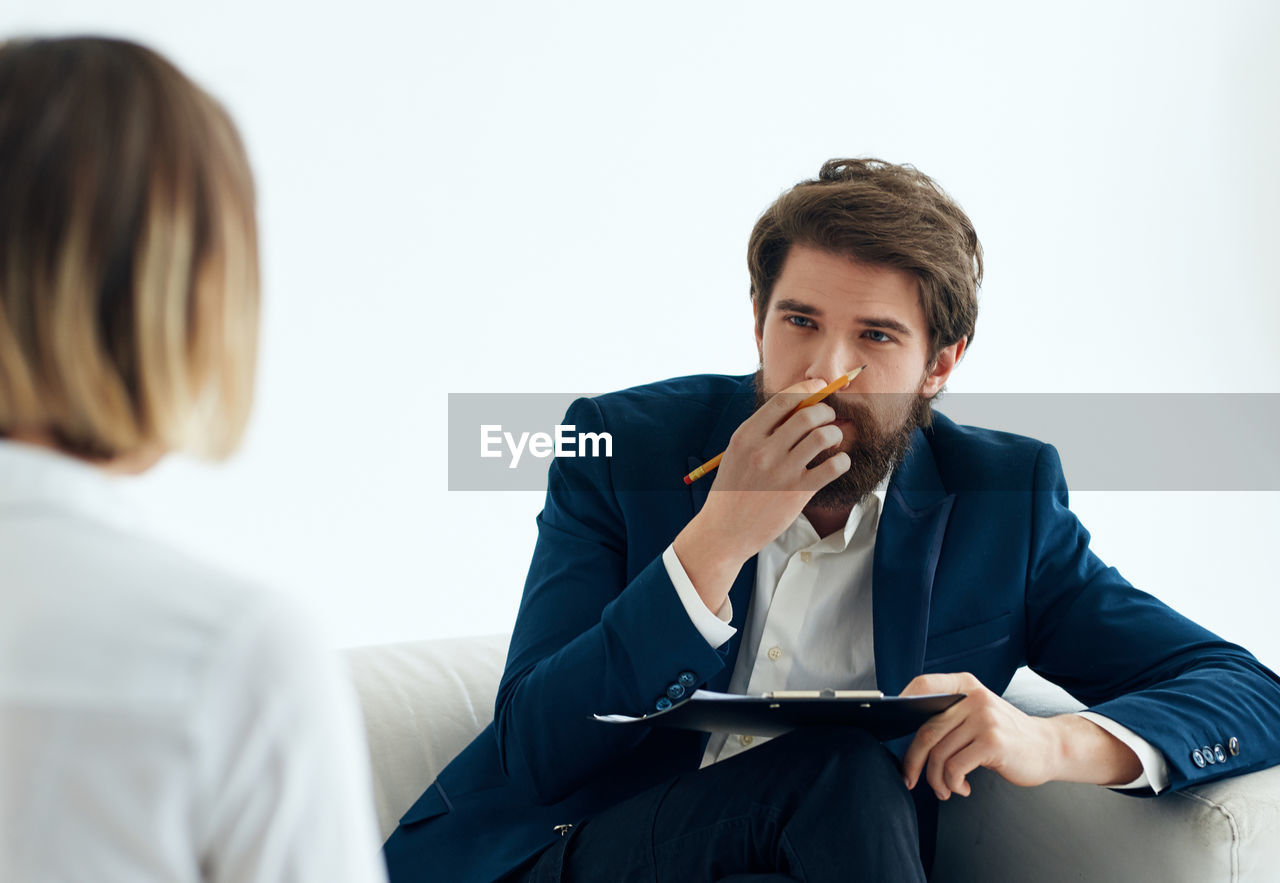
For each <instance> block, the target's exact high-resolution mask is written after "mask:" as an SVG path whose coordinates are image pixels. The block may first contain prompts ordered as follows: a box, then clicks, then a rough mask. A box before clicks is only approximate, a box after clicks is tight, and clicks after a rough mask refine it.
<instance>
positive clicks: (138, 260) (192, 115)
mask: <svg viewBox="0 0 1280 883" xmlns="http://www.w3.org/2000/svg"><path fill="white" fill-rule="evenodd" d="M258 296H259V295H258V244H257V225H256V222H255V217H254V188H253V178H252V174H251V172H250V169H249V163H248V159H247V157H246V155H245V150H244V146H243V145H242V143H241V141H240V137H239V135H238V134H237V133H236V130H235V126H234V125H233V124H232V122H231V119H230V117H229V116H228V115H227V113H226V112H225V111H224V110H223V108H222V107H221V106H220V105H219V104H218V103H217V102H216V101H215V100H214V99H213V98H211V97H210V96H209V95H207V94H206V93H205V92H204V91H202V90H201V89H200V88H199V87H197V86H196V85H194V84H193V83H192V82H191V81H190V80H188V79H187V78H186V77H185V76H184V75H183V74H182V73H181V72H180V71H179V70H178V69H177V68H175V67H174V66H173V65H172V64H170V63H169V62H168V61H166V60H165V59H163V58H161V57H160V56H159V55H157V54H156V53H154V52H152V51H151V50H149V49H146V48H144V47H142V46H138V45H136V44H133V43H129V42H126V41H122V40H111V39H99V38H76V39H58V40H17V41H9V42H6V43H3V44H0V435H19V436H20V435H23V434H35V435H39V436H43V437H46V438H49V439H51V440H52V441H53V442H54V443H56V444H57V445H58V447H59V448H61V449H62V450H64V451H65V452H67V453H69V454H73V455H75V456H78V457H82V458H85V459H89V460H98V461H107V460H112V459H115V458H119V457H127V456H130V455H132V454H138V453H149V452H156V451H159V452H166V451H177V450H181V451H186V452H188V453H192V454H196V455H199V456H205V457H213V458H220V457H225V456H226V455H228V454H229V453H231V451H232V450H233V449H234V448H235V447H236V445H237V444H238V443H239V440H240V437H241V435H242V434H243V432H244V427H245V424H246V422H247V421H248V415H249V409H250V404H251V401H252V398H253V383H254V372H255V366H256V352H257V336H258Z"/></svg>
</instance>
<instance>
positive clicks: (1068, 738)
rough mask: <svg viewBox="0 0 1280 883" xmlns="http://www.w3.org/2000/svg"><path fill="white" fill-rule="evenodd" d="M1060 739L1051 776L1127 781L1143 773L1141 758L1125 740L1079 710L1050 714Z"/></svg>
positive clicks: (1071, 779) (1104, 782)
mask: <svg viewBox="0 0 1280 883" xmlns="http://www.w3.org/2000/svg"><path fill="white" fill-rule="evenodd" d="M1048 722H1049V723H1051V724H1052V725H1053V728H1054V733H1055V735H1056V740H1057V748H1056V750H1055V751H1054V757H1055V760H1056V763H1055V765H1054V766H1055V769H1054V770H1053V772H1052V774H1051V776H1050V778H1051V779H1052V780H1057V781H1065V782H1084V783H1087V784H1091V785H1109V786H1115V785H1124V784H1126V783H1128V782H1132V781H1133V780H1134V779H1136V778H1138V776H1140V775H1142V761H1141V760H1140V759H1139V758H1138V755H1137V754H1136V753H1135V752H1134V751H1133V749H1131V748H1130V747H1129V746H1128V745H1126V744H1125V743H1124V742H1122V741H1120V740H1119V739H1117V738H1116V737H1115V736H1113V735H1111V734H1110V733H1108V732H1107V731H1106V730H1104V729H1103V728H1102V727H1100V726H1098V725H1097V724H1095V723H1094V722H1093V721H1090V720H1087V719H1085V718H1082V717H1080V716H1079V715H1076V714H1061V715H1057V716H1055V717H1051V718H1048Z"/></svg>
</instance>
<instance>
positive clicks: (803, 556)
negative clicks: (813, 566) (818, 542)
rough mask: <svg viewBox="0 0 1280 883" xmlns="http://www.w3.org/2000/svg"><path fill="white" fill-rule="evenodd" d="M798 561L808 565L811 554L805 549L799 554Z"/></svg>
mask: <svg viewBox="0 0 1280 883" xmlns="http://www.w3.org/2000/svg"><path fill="white" fill-rule="evenodd" d="M800 560H801V561H803V562H804V563H805V564H808V563H809V562H810V561H812V560H813V553H812V552H810V551H809V550H808V549H805V550H804V551H803V552H801V553H800Z"/></svg>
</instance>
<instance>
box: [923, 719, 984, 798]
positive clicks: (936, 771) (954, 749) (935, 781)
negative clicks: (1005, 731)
mask: <svg viewBox="0 0 1280 883" xmlns="http://www.w3.org/2000/svg"><path fill="white" fill-rule="evenodd" d="M976 736H977V732H976V731H975V728H974V727H973V726H972V725H971V722H970V721H969V720H968V719H967V718H966V720H965V721H964V723H962V724H961V725H959V726H957V727H955V728H954V729H952V730H951V731H950V732H949V733H947V735H946V736H944V737H943V738H942V739H940V740H939V741H938V743H937V744H936V745H934V746H933V750H932V751H930V752H929V760H928V766H927V768H926V771H925V778H926V779H927V780H928V782H929V787H931V788H932V789H933V791H934V793H935V794H937V795H938V799H939V800H946V799H947V798H948V797H950V796H951V792H952V791H958V790H960V786H961V785H963V784H964V777H965V775H966V774H968V773H969V771H970V770H972V769H973V767H968V768H967V769H966V768H964V767H963V766H962V765H961V763H960V758H961V757H962V756H963V757H973V756H974V753H975V752H973V751H971V750H970V749H971V748H972V747H973V745H974V743H975V739H976Z"/></svg>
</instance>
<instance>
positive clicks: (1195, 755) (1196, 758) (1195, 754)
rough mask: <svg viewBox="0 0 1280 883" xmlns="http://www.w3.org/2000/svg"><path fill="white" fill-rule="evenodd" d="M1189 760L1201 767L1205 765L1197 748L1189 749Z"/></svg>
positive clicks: (1202, 756)
mask: <svg viewBox="0 0 1280 883" xmlns="http://www.w3.org/2000/svg"><path fill="white" fill-rule="evenodd" d="M1191 762H1192V763H1194V764H1195V765H1196V766H1198V767H1201V768H1203V767H1204V765H1205V759H1204V755H1203V754H1201V753H1200V749H1199V748H1192V749H1191Z"/></svg>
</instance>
